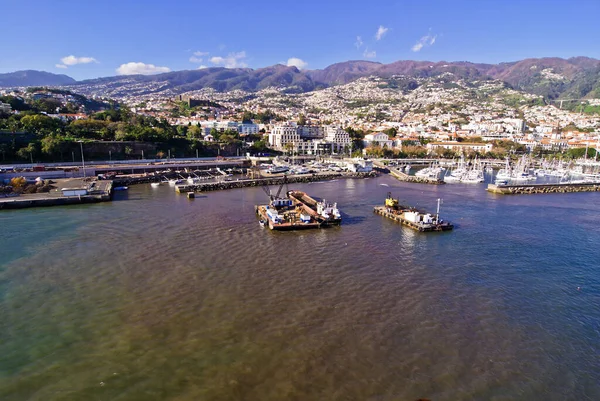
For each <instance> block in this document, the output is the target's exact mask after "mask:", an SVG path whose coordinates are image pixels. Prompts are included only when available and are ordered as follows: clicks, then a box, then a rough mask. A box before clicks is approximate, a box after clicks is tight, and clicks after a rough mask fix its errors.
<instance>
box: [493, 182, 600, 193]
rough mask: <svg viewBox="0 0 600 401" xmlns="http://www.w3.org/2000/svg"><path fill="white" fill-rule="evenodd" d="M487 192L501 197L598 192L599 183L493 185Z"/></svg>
mask: <svg viewBox="0 0 600 401" xmlns="http://www.w3.org/2000/svg"><path fill="white" fill-rule="evenodd" d="M487 191H488V192H491V193H494V194H502V195H521V194H555V193H572V192H598V191H600V183H598V182H596V183H578V184H526V185H495V184H488V187H487Z"/></svg>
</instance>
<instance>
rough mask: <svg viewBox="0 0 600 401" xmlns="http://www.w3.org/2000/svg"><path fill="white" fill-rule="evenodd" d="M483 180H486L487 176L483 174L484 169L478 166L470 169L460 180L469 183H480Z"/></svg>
mask: <svg viewBox="0 0 600 401" xmlns="http://www.w3.org/2000/svg"><path fill="white" fill-rule="evenodd" d="M483 181H485V178H484V176H483V170H480V169H478V168H474V169H472V170H469V171H468V172H467V173H466V174H465V175H464V176H463V178H462V179H461V180H460V182H464V183H467V184H479V183H482V182H483Z"/></svg>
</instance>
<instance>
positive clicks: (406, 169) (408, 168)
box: [404, 164, 411, 174]
mask: <svg viewBox="0 0 600 401" xmlns="http://www.w3.org/2000/svg"><path fill="white" fill-rule="evenodd" d="M410 169H411V166H410V164H407V165H406V166H405V167H404V172H405V173H406V174H408V173H410Z"/></svg>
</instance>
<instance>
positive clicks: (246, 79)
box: [0, 57, 600, 99]
mask: <svg viewBox="0 0 600 401" xmlns="http://www.w3.org/2000/svg"><path fill="white" fill-rule="evenodd" d="M395 75H403V76H406V77H409V78H435V77H439V76H444V77H445V78H444V79H448V80H466V81H468V82H475V81H482V80H483V81H485V80H502V81H504V82H506V83H507V84H508V85H510V87H512V88H514V89H518V90H522V91H524V92H527V93H531V94H535V95H541V96H544V97H545V98H546V99H557V98H577V99H580V98H600V60H596V59H592V58H587V57H574V58H570V59H562V58H557V57H550V58H540V59H534V58H531V59H525V60H521V61H516V62H509V63H499V64H483V63H471V62H467V61H456V62H446V61H439V62H430V61H412V60H401V61H396V62H393V63H390V64H381V63H377V62H372V61H360V60H354V61H346V62H342V63H336V64H332V65H330V66H328V67H326V68H324V69H322V70H298V69H297V68H296V67H287V66H284V65H280V64H278V65H274V66H270V67H265V68H259V69H255V70H254V69H250V68H235V69H226V68H222V67H214V68H205V69H202V70H186V71H175V72H168V73H163V74H158V75H150V76H147V75H130V76H116V77H106V78H98V79H91V80H85V81H79V82H76V81H75V80H73V79H72V78H70V77H67V76H65V75H56V74H50V73H46V72H41V71H20V72H15V73H10V74H0V86H32V85H48V86H70V87H71V88H73V90H76V91H78V92H80V93H83V94H86V95H101V96H110V97H116V98H123V97H129V96H140V95H148V94H153V93H156V94H163V95H174V94H179V93H183V92H191V91H197V90H200V89H204V88H210V89H214V90H216V91H219V92H227V91H232V90H243V91H246V92H255V91H259V90H262V89H265V88H268V87H275V88H280V89H283V90H285V91H286V92H291V93H304V92H310V91H313V90H315V89H322V88H326V87H331V86H334V85H340V84H346V83H349V82H352V81H355V80H356V79H359V78H361V77H367V76H377V77H381V78H390V77H392V76H395Z"/></svg>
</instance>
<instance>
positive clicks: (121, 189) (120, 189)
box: [113, 187, 129, 191]
mask: <svg viewBox="0 0 600 401" xmlns="http://www.w3.org/2000/svg"><path fill="white" fill-rule="evenodd" d="M128 189H129V187H114V188H113V190H114V191H127V190H128Z"/></svg>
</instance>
